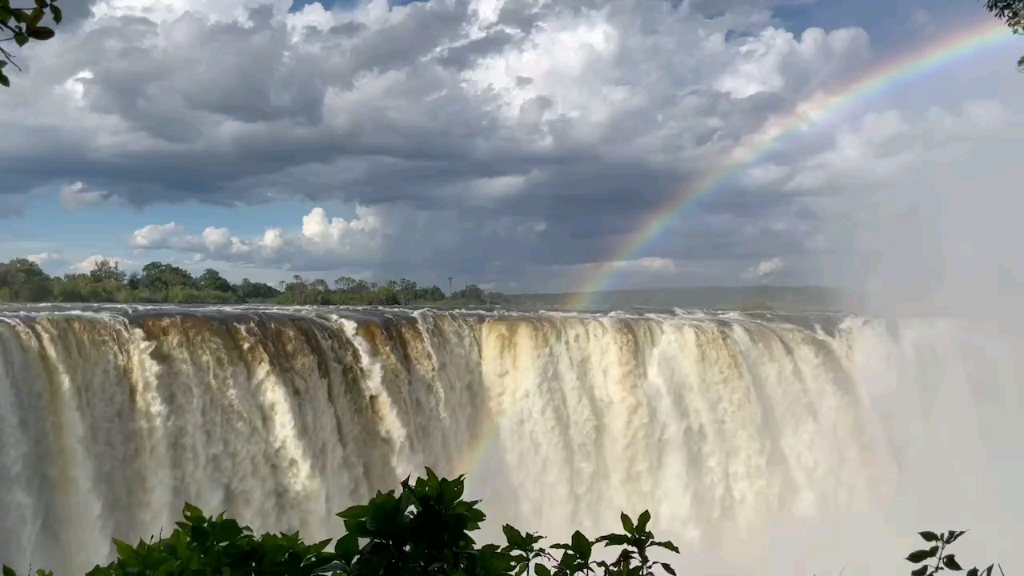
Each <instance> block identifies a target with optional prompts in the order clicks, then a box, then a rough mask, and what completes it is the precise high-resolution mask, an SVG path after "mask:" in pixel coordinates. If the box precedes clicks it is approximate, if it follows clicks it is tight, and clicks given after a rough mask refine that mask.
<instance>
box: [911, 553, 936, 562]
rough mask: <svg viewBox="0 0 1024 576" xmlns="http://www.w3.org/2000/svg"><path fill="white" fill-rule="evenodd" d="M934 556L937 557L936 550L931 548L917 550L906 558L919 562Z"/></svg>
mask: <svg viewBox="0 0 1024 576" xmlns="http://www.w3.org/2000/svg"><path fill="white" fill-rule="evenodd" d="M933 557H935V552H932V551H931V550H915V551H913V552H911V553H910V554H908V555H907V557H906V560H908V561H910V562H913V563H914V564H917V563H919V562H924V561H925V560H927V559H929V558H933Z"/></svg>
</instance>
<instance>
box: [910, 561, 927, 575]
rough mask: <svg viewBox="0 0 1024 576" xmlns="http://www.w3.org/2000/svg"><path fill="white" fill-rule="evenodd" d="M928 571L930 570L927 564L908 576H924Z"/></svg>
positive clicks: (915, 569)
mask: <svg viewBox="0 0 1024 576" xmlns="http://www.w3.org/2000/svg"><path fill="white" fill-rule="evenodd" d="M929 569H931V566H929V565H927V564H925V565H924V566H918V567H917V568H914V569H913V570H912V571H911V572H910V576H924V575H925V574H927V573H928V570H929Z"/></svg>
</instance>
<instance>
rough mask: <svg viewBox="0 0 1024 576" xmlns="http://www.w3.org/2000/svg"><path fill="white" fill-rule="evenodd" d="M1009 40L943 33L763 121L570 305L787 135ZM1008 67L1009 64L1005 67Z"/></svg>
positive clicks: (582, 302)
mask: <svg viewBox="0 0 1024 576" xmlns="http://www.w3.org/2000/svg"><path fill="white" fill-rule="evenodd" d="M1010 38H1013V34H1012V32H1010V30H1009V29H1008V28H1006V26H1005V25H1004V24H1003V23H1002V22H1001V21H999V20H997V19H995V18H991V19H987V20H985V21H983V22H979V23H974V24H973V25H970V26H965V27H963V28H961V29H959V30H955V31H953V32H951V33H948V34H946V35H944V36H943V37H942V38H941V39H939V40H936V41H934V42H931V43H926V44H923V45H921V46H916V47H915V48H914V49H912V50H908V51H906V52H905V53H903V54H901V55H899V56H897V57H896V58H893V59H890V60H887V61H886V62H885V63H884V64H882V65H881V66H878V67H876V68H874V69H872V70H871V71H869V72H868V73H866V74H864V75H863V76H861V77H860V78H858V79H856V80H854V81H853V82H851V83H849V84H847V85H845V86H844V87H843V88H841V89H838V90H834V91H832V92H830V93H819V94H816V95H814V96H813V97H811V98H809V99H807V100H805V101H803V102H801V103H800V104H799V105H798V106H796V108H795V109H794V110H793V111H792V112H790V113H789V114H787V115H785V116H781V117H776V118H773V119H771V120H769V121H768V122H767V123H765V124H764V125H763V126H762V127H761V128H760V129H759V130H758V131H756V132H754V133H752V134H751V135H749V136H747V137H746V138H745V139H744V140H743V141H741V142H740V143H739V145H737V146H736V147H735V148H734V149H732V151H731V152H730V153H729V154H727V155H725V156H724V158H723V159H721V160H720V161H719V162H718V163H717V164H716V165H715V166H714V168H712V169H710V170H708V171H706V172H704V173H703V174H702V175H701V176H700V177H699V178H698V179H697V180H696V181H695V182H693V183H692V184H691V185H688V186H684V187H682V188H680V189H679V190H678V192H677V193H676V194H675V195H673V196H671V197H670V199H669V200H668V202H666V203H664V204H663V205H662V206H660V207H659V208H658V209H657V210H655V211H654V212H653V213H652V215H651V217H650V219H649V220H648V221H647V222H646V223H645V224H644V225H643V226H641V227H640V228H639V229H637V230H636V231H635V232H633V233H632V234H630V235H629V237H628V238H627V239H626V240H625V241H624V242H623V243H622V244H621V245H620V247H619V248H617V249H616V250H615V251H614V252H612V253H611V254H610V255H609V256H608V257H607V258H606V259H605V261H604V262H603V263H601V264H600V265H598V266H596V268H595V270H594V271H593V272H592V273H590V274H588V275H587V277H586V279H585V280H584V281H583V282H582V283H581V285H580V288H579V289H577V290H574V291H573V293H572V294H570V296H569V298H568V304H569V306H573V307H585V306H587V305H588V304H590V303H591V298H592V297H593V295H594V294H595V293H596V292H599V291H601V290H605V289H607V288H608V287H609V286H610V285H611V283H612V281H613V280H614V279H615V277H616V276H617V273H618V272H619V271H620V270H621V269H622V268H623V263H624V262H627V261H629V260H633V259H635V258H636V257H637V254H638V253H639V252H641V251H642V250H643V249H644V248H645V247H647V246H648V245H650V244H651V243H652V242H653V241H654V240H655V239H657V238H658V236H659V235H660V234H661V233H662V231H664V230H665V228H667V227H668V225H669V224H671V223H672V222H673V221H674V220H675V219H676V218H677V217H678V216H679V215H680V214H681V213H682V212H683V211H684V210H685V209H686V208H687V207H688V206H689V205H690V204H691V203H692V202H693V201H694V200H696V199H698V198H700V197H702V196H704V195H706V194H709V193H711V192H713V191H714V190H715V189H716V188H717V187H718V186H719V185H720V184H721V183H722V182H723V181H725V180H726V179H728V178H729V177H731V176H733V175H734V174H736V173H737V172H739V171H740V170H741V169H743V168H745V167H747V166H750V165H751V164H753V163H754V162H756V161H757V160H759V159H760V158H762V157H763V156H764V155H765V154H766V153H768V152H769V151H771V150H773V149H775V148H777V146H776V145H777V144H778V143H780V142H781V141H783V139H784V138H785V137H787V136H790V135H793V134H796V133H798V132H799V131H801V130H805V129H806V128H807V127H808V126H809V124H818V123H821V122H822V121H823V120H825V119H827V118H835V117H837V116H840V115H841V114H842V112H844V111H846V110H847V109H848V108H849V107H850V105H851V104H853V103H855V102H862V101H863V100H865V99H867V98H870V97H872V96H876V95H878V94H881V93H883V92H885V91H886V90H887V89H891V88H893V87H896V86H898V85H900V84H903V83H904V82H907V81H909V80H911V79H913V78H916V77H920V76H922V75H926V74H928V73H929V72H932V71H934V70H936V69H937V68H939V67H941V66H944V65H947V64H949V63H950V62H952V61H955V60H957V59H958V58H961V57H965V56H969V55H971V54H973V53H974V52H976V51H977V50H979V49H982V48H986V47H989V46H993V45H995V44H998V43H1000V42H1005V41H1007V40H1008V39H1010ZM1007 65H1008V66H1011V65H1012V62H1011V63H1009V64H1007Z"/></svg>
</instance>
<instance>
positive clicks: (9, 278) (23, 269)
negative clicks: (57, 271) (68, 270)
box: [0, 258, 53, 302]
mask: <svg viewBox="0 0 1024 576" xmlns="http://www.w3.org/2000/svg"><path fill="white" fill-rule="evenodd" d="M52 296H53V284H52V282H51V281H50V277H49V276H47V275H46V272H43V269H42V268H40V267H39V264H37V263H35V262H33V261H31V260H29V259H27V258H15V259H13V260H11V261H10V262H7V263H6V264H0V300H12V301H16V302H25V301H27V302H41V301H45V300H49V299H50V298H51V297H52Z"/></svg>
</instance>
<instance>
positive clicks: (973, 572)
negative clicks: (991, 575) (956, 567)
mask: <svg viewBox="0 0 1024 576" xmlns="http://www.w3.org/2000/svg"><path fill="white" fill-rule="evenodd" d="M967 576H978V569H977V568H971V569H970V570H968V571H967Z"/></svg>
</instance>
